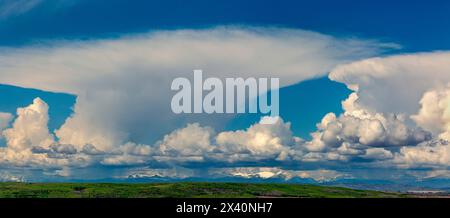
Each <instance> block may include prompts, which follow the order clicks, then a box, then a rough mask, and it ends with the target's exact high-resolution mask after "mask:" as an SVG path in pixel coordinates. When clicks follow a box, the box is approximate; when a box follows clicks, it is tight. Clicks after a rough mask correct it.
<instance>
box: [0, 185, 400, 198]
mask: <svg viewBox="0 0 450 218" xmlns="http://www.w3.org/2000/svg"><path fill="white" fill-rule="evenodd" d="M160 197H170V198H191V197H192V198H201V197H208V198H209V197H211V198H224V197H238V198H255V197H295V198H398V197H408V196H407V195H405V194H399V193H387V192H378V191H363V190H353V189H348V188H339V187H325V186H314V185H297V184H246V183H203V182H202V183H189V182H183V183H145V184H144V183H138V184H124V183H0V198H160Z"/></svg>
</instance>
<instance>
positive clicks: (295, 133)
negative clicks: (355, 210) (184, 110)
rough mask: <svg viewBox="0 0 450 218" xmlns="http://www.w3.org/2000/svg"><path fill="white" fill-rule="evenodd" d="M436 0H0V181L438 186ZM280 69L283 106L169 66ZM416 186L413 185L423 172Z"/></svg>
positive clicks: (443, 66)
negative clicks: (185, 94)
mask: <svg viewBox="0 0 450 218" xmlns="http://www.w3.org/2000/svg"><path fill="white" fill-rule="evenodd" d="M449 12H450V3H449V2H448V1H439V0H437V1H433V2H432V3H430V2H426V1H395V2H392V1H383V0H382V1H376V2H375V1H373V2H369V1H351V0H347V1H321V0H319V1H268V0H266V1H264V0H262V1H261V0H260V1H253V0H248V1H222V0H218V1H214V3H212V2H211V1H206V0H205V1H204V0H199V1H189V2H187V1H181V0H169V1H160V2H157V1H140V0H131V1H123V0H108V1H106V0H90V1H87V0H16V1H11V0H0V84H1V85H0V90H1V92H0V112H1V113H0V131H1V136H0V145H1V146H0V180H2V181H87V180H89V181H114V180H120V181H136V180H140V179H143V180H145V179H148V180H152V179H153V180H154V179H161V178H164V179H167V180H189V179H196V180H229V179H239V180H240V179H243V180H249V181H250V180H251V181H253V180H258V181H273V180H277V181H278V180H280V181H298V182H311V181H312V182H317V183H323V182H336V183H338V182H343V181H358V182H362V181H363V182H365V183H373V182H375V181H383V182H385V183H389V184H392V183H399V184H419V183H418V181H421V182H423V181H427V182H428V183H426V184H427V185H428V186H430V184H432V185H431V186H433V185H434V186H438V185H439V187H441V186H442V184H443V185H444V186H446V187H450V181H449V178H450V146H449V144H448V140H450V86H449V84H450V61H449V60H450V52H449V50H450V40H449V39H450V29H449V28H448V26H450V13H449ZM195 69H202V70H203V71H204V74H205V76H207V77H218V78H221V79H223V78H227V77H244V78H247V77H277V78H280V85H281V89H280V117H279V119H278V120H277V122H276V123H275V124H272V125H267V124H264V121H266V119H267V118H264V115H263V114H250V113H246V114H174V113H173V112H172V111H171V108H170V100H171V97H172V95H173V94H174V93H173V91H171V90H170V83H171V82H172V80H173V79H174V78H177V77H180V76H183V77H187V78H192V71H193V70H195ZM424 184H425V183H424Z"/></svg>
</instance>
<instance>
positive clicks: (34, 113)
mask: <svg viewBox="0 0 450 218" xmlns="http://www.w3.org/2000/svg"><path fill="white" fill-rule="evenodd" d="M48 119H49V118H48V105H47V104H46V103H45V102H44V101H42V100H41V99H40V98H36V99H34V100H33V103H32V104H31V105H29V106H27V107H24V108H19V109H17V118H16V119H15V120H14V123H13V126H12V128H10V129H6V130H4V131H3V135H4V137H5V139H6V141H7V144H8V148H10V149H14V150H17V151H22V150H25V149H27V148H32V147H33V146H41V147H48V146H50V145H51V144H52V143H53V142H54V139H53V136H52V135H51V134H50V133H49V131H48V126H47V123H48Z"/></svg>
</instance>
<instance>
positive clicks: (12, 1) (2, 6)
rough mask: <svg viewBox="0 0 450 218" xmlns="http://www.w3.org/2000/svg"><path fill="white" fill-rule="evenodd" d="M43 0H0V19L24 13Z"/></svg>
mask: <svg viewBox="0 0 450 218" xmlns="http://www.w3.org/2000/svg"><path fill="white" fill-rule="evenodd" d="M42 2H44V0H0V19H5V18H8V17H12V16H18V15H21V14H24V13H26V12H28V11H30V10H32V9H34V8H36V7H37V6H38V5H39V4H41V3H42Z"/></svg>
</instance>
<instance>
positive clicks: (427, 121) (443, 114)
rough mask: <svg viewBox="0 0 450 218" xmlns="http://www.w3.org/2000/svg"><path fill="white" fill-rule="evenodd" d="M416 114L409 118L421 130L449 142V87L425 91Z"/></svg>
mask: <svg viewBox="0 0 450 218" xmlns="http://www.w3.org/2000/svg"><path fill="white" fill-rule="evenodd" d="M420 105H421V108H420V110H419V112H418V114H415V115H412V116H411V118H412V119H413V120H414V121H415V122H416V123H417V124H418V125H419V126H422V127H423V128H425V129H427V130H429V131H432V132H433V133H434V134H436V135H439V137H440V138H442V139H446V140H450V86H448V87H447V88H438V89H434V90H430V91H427V92H426V93H425V94H424V95H423V97H422V99H421V100H420Z"/></svg>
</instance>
